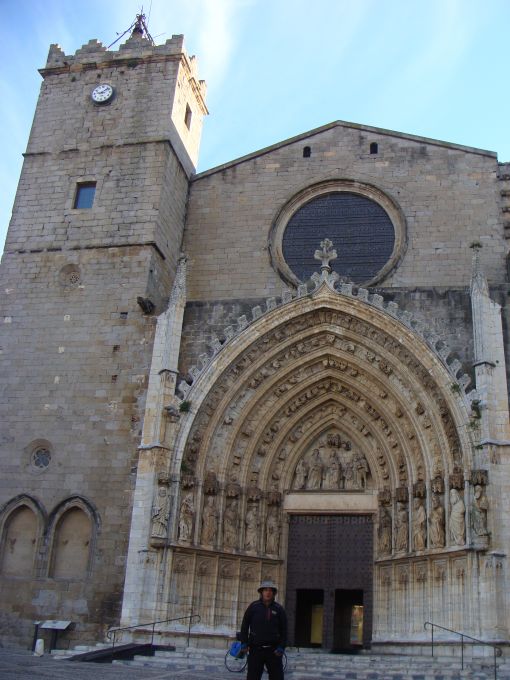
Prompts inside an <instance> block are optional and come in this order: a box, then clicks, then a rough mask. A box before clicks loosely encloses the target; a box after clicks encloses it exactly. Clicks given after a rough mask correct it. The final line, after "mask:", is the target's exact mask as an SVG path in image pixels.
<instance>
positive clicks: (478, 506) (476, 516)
mask: <svg viewBox="0 0 510 680" xmlns="http://www.w3.org/2000/svg"><path fill="white" fill-rule="evenodd" d="M488 509H489V501H488V500H487V496H486V495H485V492H484V488H483V486H480V485H479V484H477V485H476V486H475V488H474V498H473V503H472V504H471V529H472V530H473V535H474V536H488V535H489V532H488V530H487V510H488Z"/></svg>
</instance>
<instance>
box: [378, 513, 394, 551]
mask: <svg viewBox="0 0 510 680" xmlns="http://www.w3.org/2000/svg"><path fill="white" fill-rule="evenodd" d="M378 539H379V540H378V544H379V554H380V555H390V554H391V515H390V511H389V510H388V508H385V507H384V506H383V505H382V506H381V509H380V511H379V533H378Z"/></svg>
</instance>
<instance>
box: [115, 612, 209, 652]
mask: <svg viewBox="0 0 510 680" xmlns="http://www.w3.org/2000/svg"><path fill="white" fill-rule="evenodd" d="M184 619H188V638H187V646H188V647H189V639H190V636H191V625H192V622H193V623H200V621H201V618H200V615H199V614H188V615H187V616H178V617H176V618H173V619H164V620H163V621H149V623H135V625H134V626H123V627H121V628H110V629H109V630H108V631H107V633H106V637H107V638H108V640H112V651H113V650H114V649H115V637H116V635H117V633H119V632H120V631H123V630H133V628H143V627H145V626H152V634H151V645H153V644H154V628H155V627H156V626H157V625H158V623H172V622H173V621H182V620H184ZM193 619H195V621H193ZM112 633H113V639H112Z"/></svg>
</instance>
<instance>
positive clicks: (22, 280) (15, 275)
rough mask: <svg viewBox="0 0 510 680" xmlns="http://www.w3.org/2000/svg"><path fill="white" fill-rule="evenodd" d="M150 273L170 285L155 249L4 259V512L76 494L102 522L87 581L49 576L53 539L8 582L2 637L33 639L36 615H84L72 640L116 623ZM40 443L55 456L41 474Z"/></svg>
mask: <svg viewBox="0 0 510 680" xmlns="http://www.w3.org/2000/svg"><path fill="white" fill-rule="evenodd" d="M151 270H152V272H153V276H155V277H156V279H157V280H158V282H159V286H158V287H162V288H166V289H167V290H168V288H169V285H170V282H169V273H168V270H167V268H166V266H165V264H164V263H162V261H161V258H160V256H159V255H158V254H157V253H156V252H155V251H154V249H153V248H138V247H127V248H109V249H100V250H80V251H66V252H60V253H47V252H44V253H31V254H30V253H26V254H13V255H9V254H6V255H4V260H3V264H2V281H1V286H2V290H3V291H7V292H6V293H5V294H4V296H3V299H2V313H1V315H0V319H1V320H2V322H3V323H2V331H3V332H2V353H1V355H0V362H1V368H0V371H1V374H2V383H1V386H0V410H1V412H2V418H1V425H0V428H1V429H0V465H1V469H2V476H1V478H0V508H1V507H2V506H3V505H4V504H5V503H8V502H9V501H10V500H11V499H13V498H15V497H16V496H17V495H18V494H27V495H29V496H31V497H33V498H35V499H36V500H37V501H39V502H40V503H41V504H42V506H43V507H44V509H45V510H46V512H47V513H51V511H52V510H53V509H54V508H55V507H56V506H57V505H58V504H59V503H60V502H61V501H63V500H65V499H66V498H69V497H72V496H74V495H79V496H82V497H83V498H85V499H86V500H87V501H88V502H89V503H90V504H91V505H92V506H93V507H95V509H96V511H97V513H98V516H99V520H100V526H99V527H98V535H97V542H96V544H95V546H93V548H94V551H93V555H92V562H91V572H90V575H89V576H88V577H87V578H81V579H80V578H79V579H70V580H69V579H58V578H52V577H51V576H50V575H49V565H50V562H51V552H52V550H51V545H49V544H48V545H46V546H45V551H46V552H45V554H44V555H42V556H41V557H40V559H39V560H38V561H36V562H37V565H38V566H39V567H40V572H39V573H38V574H37V573H36V572H35V567H34V573H33V577H32V578H21V577H16V576H10V577H6V576H3V577H1V579H0V590H1V592H2V615H1V617H0V633H1V634H2V636H3V639H4V640H7V641H11V642H14V643H16V644H26V643H28V642H29V641H30V636H31V634H32V630H33V629H32V623H31V622H32V621H33V620H36V619H50V618H53V619H70V620H72V621H74V622H76V623H77V624H78V625H77V627H76V630H75V631H74V632H71V633H70V634H67V635H66V636H65V638H63V643H64V644H65V641H66V640H67V641H69V640H72V639H73V637H75V638H77V637H80V636H81V637H82V638H88V639H91V637H92V638H93V637H94V636H95V635H97V625H98V624H102V625H103V626H108V625H112V624H114V623H115V622H116V621H118V613H119V606H120V600H121V594H122V587H123V580H124V561H125V556H126V552H127V539H128V535H129V525H130V517H131V496H132V485H133V483H134V477H135V473H136V461H137V446H138V443H139V437H140V431H141V422H142V418H143V412H144V400H145V393H146V387H147V385H146V381H147V375H148V369H149V365H150V361H151V350H152V341H153V333H154V324H155V319H154V317H148V316H144V314H143V313H142V311H141V309H140V307H139V306H138V304H137V302H136V297H137V295H142V296H143V295H146V294H147V290H148V287H150V285H151V283H150V281H148V272H149V271H151ZM77 277H78V280H77ZM37 440H45V441H47V442H49V444H50V447H51V449H50V450H51V455H52V457H51V462H50V464H49V466H48V468H46V470H45V471H43V472H39V474H36V471H35V470H34V469H33V467H32V466H31V464H30V456H31V451H32V447H31V444H32V442H34V441H37ZM0 519H1V518H0ZM37 565H35V566H37ZM94 628H95V630H92V629H94Z"/></svg>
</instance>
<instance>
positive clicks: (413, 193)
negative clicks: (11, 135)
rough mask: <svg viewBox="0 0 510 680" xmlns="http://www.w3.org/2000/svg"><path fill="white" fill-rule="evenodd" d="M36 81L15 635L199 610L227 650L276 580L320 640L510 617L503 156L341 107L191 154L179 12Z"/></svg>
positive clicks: (5, 628)
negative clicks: (314, 119) (263, 137)
mask: <svg viewBox="0 0 510 680" xmlns="http://www.w3.org/2000/svg"><path fill="white" fill-rule="evenodd" d="M41 75H42V77H43V84H42V88H41V94H40V97H39V102H38V105H37V109H36V113H35V117H34V123H33V127H32V132H31V135H30V139H29V142H28V147H27V152H26V154H25V160H24V166H23V170H22V175H21V178H20V183H19V188H18V193H17V196H16V201H15V204H14V209H13V217H12V221H11V224H10V228H9V232H8V237H7V242H6V247H5V253H4V256H3V260H2V266H1V279H2V290H3V296H2V302H1V304H2V319H3V332H2V343H1V344H2V352H1V355H0V360H1V362H2V375H3V376H4V379H3V389H2V394H1V399H0V402H1V405H2V425H1V428H2V430H1V435H0V457H1V465H2V484H1V489H0V531H1V534H0V535H1V545H0V551H1V552H0V580H1V584H2V585H1V592H2V595H1V599H2V608H1V609H2V613H1V614H0V627H1V632H2V636H3V639H4V640H5V641H6V642H13V641H17V642H20V641H25V642H26V641H29V640H30V639H31V635H32V631H33V621H34V620H51V619H59V620H62V619H64V620H70V621H72V622H73V625H72V627H71V628H70V630H69V631H68V632H67V633H66V634H65V636H62V640H66V643H71V642H72V641H75V640H91V639H93V638H94V637H95V638H96V639H97V638H99V637H102V635H103V634H104V632H105V631H106V630H107V629H108V628H109V627H112V626H118V625H122V626H135V625H137V624H140V623H147V622H150V621H163V620H170V619H179V618H180V617H187V616H189V615H190V614H193V615H198V616H199V617H200V622H198V623H194V625H193V628H192V630H193V631H194V634H195V635H196V636H198V638H199V639H200V640H201V641H202V642H206V643H208V644H216V643H217V641H218V640H223V639H224V637H226V636H231V635H232V634H233V633H234V632H235V631H236V630H237V629H238V628H239V626H240V620H241V617H242V614H243V612H244V609H245V607H246V606H247V604H248V603H249V602H250V601H252V600H253V599H254V597H255V593H256V589H257V587H258V584H259V583H260V581H261V580H263V579H268V578H270V579H272V580H274V581H276V582H277V583H278V585H279V595H280V599H281V600H282V601H283V602H284V604H285V607H286V609H287V612H288V615H289V623H290V627H289V629H290V630H289V632H290V642H291V643H293V644H296V645H299V646H319V647H323V648H325V649H336V650H351V649H353V648H358V647H360V646H364V647H366V648H368V647H372V648H378V649H386V650H388V651H391V650H395V649H396V648H398V649H400V648H402V646H405V647H406V648H407V649H409V650H412V649H418V647H419V645H421V644H422V643H423V642H424V641H425V640H427V639H428V638H429V633H428V632H426V631H425V630H424V623H425V622H427V621H432V622H434V623H436V624H439V625H441V626H444V627H446V628H450V629H453V630H462V631H463V632H465V633H467V634H470V635H472V636H474V637H477V638H482V639H484V640H489V641H500V642H501V641H503V642H505V641H507V640H508V635H509V612H510V602H509V601H508V592H509V582H508V581H509V576H508V559H507V553H508V550H509V548H510V528H509V527H508V522H506V516H507V512H508V506H509V502H510V467H509V463H510V458H509V452H510V449H509V447H510V432H509V413H508V406H509V400H508V387H507V371H506V360H507V351H508V349H509V344H508V337H507V335H508V309H507V294H508V270H507V253H508V245H507V237H508V234H510V165H508V164H504V163H499V162H498V159H497V156H496V154H495V153H493V152H489V151H484V150H480V149H475V148H470V147H465V146H459V145H456V144H450V143H446V142H441V141H437V140H431V139H425V138H421V137H416V136H412V135H407V134H403V133H397V132H392V131H388V130H382V129H378V128H373V127H367V126H363V125H358V124H354V123H346V122H335V123H331V124H329V125H325V126H324V127H322V128H318V129H316V130H312V131H310V132H306V133H304V134H302V135H300V136H298V137H294V138H292V139H288V140H285V141H283V142H281V143H278V144H275V145H274V146H272V147H268V148H266V149H263V150H261V151H258V152H255V153H253V154H250V155H248V156H245V157H243V158H240V159H236V160H233V161H232V162H229V163H226V164H224V165H222V166H220V167H217V168H213V169H211V170H208V171H205V172H201V173H199V174H196V173H195V165H196V160H197V157H198V150H199V143H200V136H201V129H202V120H203V117H204V116H205V115H206V114H207V108H206V104H205V94H206V92H205V84H204V83H203V81H200V80H199V79H198V73H197V65H196V62H195V60H194V58H193V57H189V56H188V55H187V53H186V52H185V50H184V46H183V39H182V36H172V38H171V39H170V40H168V41H167V42H166V43H165V44H164V45H161V46H155V45H153V44H152V43H151V42H150V41H149V40H148V39H147V38H146V37H144V36H143V35H142V34H140V33H139V32H137V31H135V32H134V33H133V35H132V36H131V37H130V38H129V39H128V40H127V42H126V43H125V44H124V45H122V46H121V47H120V48H119V50H117V51H108V50H106V49H105V48H104V47H103V46H102V45H101V44H100V43H98V42H97V41H94V40H93V41H91V42H90V43H88V44H87V45H85V46H83V47H82V48H81V49H80V50H78V51H77V52H76V53H75V54H74V55H65V54H64V53H63V52H62V51H61V50H60V48H59V47H58V46H51V48H50V52H49V56H48V62H47V64H46V66H45V67H44V68H43V69H41ZM187 627H188V622H187V620H186V618H182V619H180V620H177V621H172V622H169V623H167V624H164V625H163V626H162V627H161V628H162V629H164V630H167V631H168V634H169V635H174V636H175V635H178V634H179V633H180V632H183V631H186V630H187ZM448 635H449V634H445V636H446V638H448Z"/></svg>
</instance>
